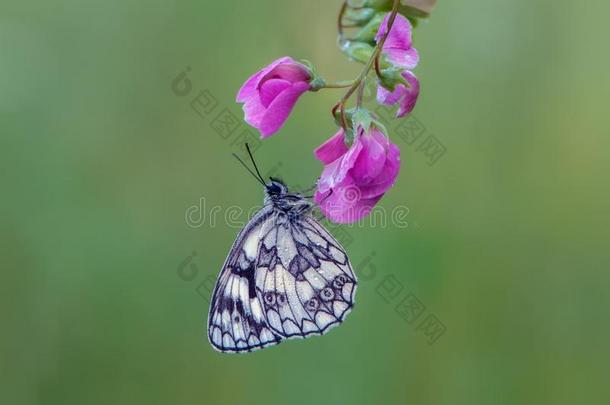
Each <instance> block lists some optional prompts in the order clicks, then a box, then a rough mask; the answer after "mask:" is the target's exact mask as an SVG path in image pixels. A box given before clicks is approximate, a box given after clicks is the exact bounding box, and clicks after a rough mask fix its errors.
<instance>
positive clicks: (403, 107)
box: [377, 70, 419, 118]
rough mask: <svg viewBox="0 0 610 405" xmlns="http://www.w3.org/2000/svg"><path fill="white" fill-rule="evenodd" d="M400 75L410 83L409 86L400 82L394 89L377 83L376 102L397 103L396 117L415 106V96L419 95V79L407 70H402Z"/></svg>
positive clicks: (403, 114) (402, 115) (406, 112)
mask: <svg viewBox="0 0 610 405" xmlns="http://www.w3.org/2000/svg"><path fill="white" fill-rule="evenodd" d="M402 77H404V78H405V80H406V81H407V82H408V83H409V84H410V87H407V86H405V85H404V84H402V83H399V84H397V85H396V88H395V89H394V91H390V90H387V89H386V88H385V87H383V86H381V85H379V86H378V88H377V102H378V103H380V104H386V105H393V104H398V105H399V108H398V111H397V112H396V117H398V118H400V117H404V116H405V115H407V114H409V113H410V112H411V111H413V108H415V104H416V103H417V97H419V81H418V80H417V77H415V75H414V74H413V73H411V72H409V71H408V70H405V71H404V72H402Z"/></svg>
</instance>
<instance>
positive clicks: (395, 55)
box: [375, 13, 419, 70]
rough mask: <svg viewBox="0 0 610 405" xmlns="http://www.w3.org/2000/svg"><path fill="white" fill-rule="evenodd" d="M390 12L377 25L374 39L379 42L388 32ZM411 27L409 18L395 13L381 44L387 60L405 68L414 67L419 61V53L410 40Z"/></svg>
mask: <svg viewBox="0 0 610 405" xmlns="http://www.w3.org/2000/svg"><path fill="white" fill-rule="evenodd" d="M389 19H390V14H389V13H388V15H386V17H385V18H384V20H383V22H382V23H381V25H380V26H379V31H378V32H377V36H375V40H376V41H377V42H379V41H380V40H381V39H382V38H383V36H384V35H385V34H386V33H387V32H388V21H389ZM412 30H413V28H412V27H411V23H410V22H409V20H408V19H407V18H406V17H404V16H402V15H401V14H397V15H396V19H395V20H394V24H393V25H392V29H391V30H390V34H389V35H388V38H387V39H386V41H385V43H384V44H383V53H384V54H385V55H386V56H387V58H388V60H389V61H390V62H392V63H393V64H394V65H396V66H399V67H402V68H405V69H410V70H411V69H415V67H416V66H417V64H418V63H419V54H418V53H417V50H416V49H415V48H413V46H412V42H411V32H412Z"/></svg>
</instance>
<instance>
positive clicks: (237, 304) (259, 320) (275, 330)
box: [208, 207, 357, 353]
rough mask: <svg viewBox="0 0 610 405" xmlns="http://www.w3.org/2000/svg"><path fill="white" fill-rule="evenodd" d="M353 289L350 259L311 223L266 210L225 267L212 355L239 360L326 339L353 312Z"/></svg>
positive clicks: (215, 303)
mask: <svg viewBox="0 0 610 405" xmlns="http://www.w3.org/2000/svg"><path fill="white" fill-rule="evenodd" d="M356 284H357V281H356V276H355V275H354V272H353V270H352V267H351V265H350V263H349V260H348V258H347V255H346V253H345V251H344V250H343V248H342V247H341V245H340V244H339V242H337V240H336V239H335V238H334V237H333V236H332V235H331V234H330V233H329V232H328V231H327V230H326V229H324V227H323V226H322V225H320V224H319V223H318V222H317V221H316V220H315V219H314V218H312V217H311V216H309V215H304V216H298V217H293V218H288V217H287V216H286V215H285V214H283V213H282V212H279V211H277V210H275V209H273V208H272V207H265V208H263V209H262V210H261V211H260V212H259V213H258V214H257V215H256V216H255V217H254V218H253V219H252V220H251V221H250V223H248V225H247V226H246V227H245V228H244V229H243V230H242V231H241V232H240V234H239V235H238V237H237V239H236V241H235V243H234V244H233V247H232V248H231V251H230V253H229V256H228V257H227V260H226V261H225V264H224V266H223V269H222V271H221V273H220V276H219V278H218V281H217V283H216V287H215V289H214V293H213V295H212V303H211V306H210V313H209V316H208V338H209V340H210V343H211V344H212V346H213V347H214V348H215V349H217V350H219V351H221V352H226V353H237V352H250V351H253V350H257V349H260V348H264V347H267V346H271V345H274V344H278V343H280V342H281V340H282V339H288V338H306V337H308V336H311V335H322V334H324V333H326V332H327V331H328V330H330V329H331V328H333V327H334V326H337V325H339V324H340V323H341V322H342V321H343V320H344V319H345V317H346V316H347V314H348V313H349V312H350V311H351V309H352V308H353V305H354V295H355V292H356Z"/></svg>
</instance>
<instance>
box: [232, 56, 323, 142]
mask: <svg viewBox="0 0 610 405" xmlns="http://www.w3.org/2000/svg"><path fill="white" fill-rule="evenodd" d="M311 79H312V74H311V71H310V70H309V69H308V68H307V67H306V66H304V65H302V64H300V63H298V62H295V61H294V60H293V59H292V58H289V57H284V58H281V59H278V60H276V61H275V62H273V63H272V64H271V65H269V66H267V67H266V68H264V69H262V70H261V71H259V72H258V73H256V74H255V75H254V76H252V77H250V78H249V79H248V80H247V81H246V83H244V85H243V86H242V88H241V89H240V90H239V93H238V94H237V102H238V103H244V106H243V109H244V113H245V120H246V122H247V123H248V124H250V125H252V126H253V127H255V128H257V129H258V130H259V131H260V133H261V138H263V139H264V138H267V137H269V136H271V135H273V134H275V133H276V132H277V131H279V130H280V128H282V126H283V125H284V123H285V122H286V120H287V119H288V116H289V115H290V112H291V111H292V109H293V108H294V105H295V104H296V102H297V100H298V99H299V97H300V96H301V95H302V94H303V93H305V92H306V91H307V90H309V89H310V85H309V82H310V81H311Z"/></svg>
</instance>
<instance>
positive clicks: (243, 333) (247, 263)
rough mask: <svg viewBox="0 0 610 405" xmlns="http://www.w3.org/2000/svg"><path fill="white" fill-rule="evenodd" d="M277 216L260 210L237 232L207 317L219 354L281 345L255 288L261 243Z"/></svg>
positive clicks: (210, 333) (209, 331)
mask: <svg viewBox="0 0 610 405" xmlns="http://www.w3.org/2000/svg"><path fill="white" fill-rule="evenodd" d="M276 221H277V214H276V213H275V212H274V210H273V209H272V208H271V207H265V208H263V209H262V210H261V211H260V212H259V213H257V214H256V215H255V216H254V218H252V220H251V221H250V222H249V223H248V225H246V227H245V228H244V229H243V230H242V231H241V232H240V233H239V235H238V236H237V239H236V240H235V242H234V243H233V247H232V248H231V251H230V252H229V255H228V256H227V259H226V261H225V264H224V266H223V269H222V271H221V273H220V276H219V277H218V280H217V282H216V287H215V288H214V293H213V294H212V301H211V304H210V312H209V315H208V339H209V341H210V343H211V344H212V346H213V347H214V348H215V349H216V350H218V351H221V352H227V353H237V352H249V351H252V350H256V349H260V348H263V347H267V346H270V345H274V344H277V343H279V342H280V339H281V338H280V337H279V336H277V335H276V334H274V333H273V332H272V329H271V328H270V326H269V324H268V322H267V319H266V316H265V314H264V311H263V306H262V304H261V301H260V297H259V295H258V294H257V292H256V288H255V273H256V263H255V262H256V259H257V256H258V250H259V245H260V242H261V240H263V239H264V238H265V236H266V235H267V234H268V233H269V232H271V231H273V229H274V227H275V223H276Z"/></svg>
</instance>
